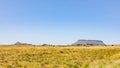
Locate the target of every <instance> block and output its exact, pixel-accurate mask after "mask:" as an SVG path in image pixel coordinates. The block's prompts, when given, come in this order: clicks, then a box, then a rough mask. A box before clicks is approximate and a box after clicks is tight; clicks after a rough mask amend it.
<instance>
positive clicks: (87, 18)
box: [0, 0, 120, 44]
mask: <svg viewBox="0 0 120 68" xmlns="http://www.w3.org/2000/svg"><path fill="white" fill-rule="evenodd" d="M119 36H120V0H0V44H5V43H6V44H12V43H15V42H16V41H20V42H26V43H33V44H43V43H46V44H72V43H74V42H76V41H77V40H79V39H92V40H102V41H104V42H105V43H107V44H119V43H120V37H119Z"/></svg>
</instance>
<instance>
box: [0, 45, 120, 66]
mask: <svg viewBox="0 0 120 68" xmlns="http://www.w3.org/2000/svg"><path fill="white" fill-rule="evenodd" d="M119 67H120V47H119V46H92V47H77V46H69V47H57V46H56V47H52V46H51V47H49V46H44V47H34V46H1V47H0V68H119Z"/></svg>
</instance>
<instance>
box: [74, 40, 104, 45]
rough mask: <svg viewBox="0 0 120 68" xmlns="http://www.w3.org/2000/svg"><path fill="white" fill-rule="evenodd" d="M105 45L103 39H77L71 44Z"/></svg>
mask: <svg viewBox="0 0 120 68" xmlns="http://www.w3.org/2000/svg"><path fill="white" fill-rule="evenodd" d="M79 44H80V45H86V44H91V45H105V44H104V42H103V41H101V40H78V41H77V42H75V43H73V45H79Z"/></svg>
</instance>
